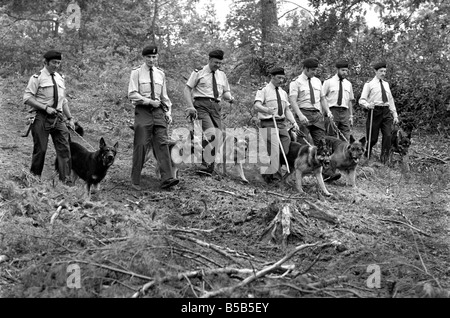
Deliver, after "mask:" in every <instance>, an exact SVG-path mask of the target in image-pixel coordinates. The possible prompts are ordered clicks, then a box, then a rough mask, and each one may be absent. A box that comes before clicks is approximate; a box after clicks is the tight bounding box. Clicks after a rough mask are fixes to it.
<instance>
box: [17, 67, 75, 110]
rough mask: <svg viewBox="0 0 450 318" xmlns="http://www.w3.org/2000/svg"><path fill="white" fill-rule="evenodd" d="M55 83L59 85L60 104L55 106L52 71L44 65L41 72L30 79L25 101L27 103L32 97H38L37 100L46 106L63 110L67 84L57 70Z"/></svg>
mask: <svg viewBox="0 0 450 318" xmlns="http://www.w3.org/2000/svg"><path fill="white" fill-rule="evenodd" d="M54 78H55V83H56V85H57V86H58V88H57V89H58V105H57V106H56V107H54V105H53V104H54V100H53V80H52V76H51V74H50V72H49V71H48V70H47V69H46V68H45V67H44V68H43V69H42V70H41V71H40V72H39V73H37V74H34V75H33V76H31V77H30V80H29V81H28V85H27V88H26V89H25V94H24V95H23V102H24V103H26V102H27V101H28V100H29V99H30V97H34V98H36V100H37V101H38V102H40V103H42V104H44V105H45V106H48V107H54V108H56V110H58V111H62V105H63V102H64V100H65V99H66V95H65V94H66V85H65V81H64V76H62V75H61V74H59V73H58V72H55V76H54Z"/></svg>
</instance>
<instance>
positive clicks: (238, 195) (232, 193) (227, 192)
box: [212, 189, 248, 200]
mask: <svg viewBox="0 0 450 318" xmlns="http://www.w3.org/2000/svg"><path fill="white" fill-rule="evenodd" d="M212 191H213V192H222V193H226V194H229V195H233V196H235V197H238V198H240V199H245V200H248V198H247V197H245V196H243V195H241V194H237V193H234V192H231V191H226V190H221V189H213V190H212Z"/></svg>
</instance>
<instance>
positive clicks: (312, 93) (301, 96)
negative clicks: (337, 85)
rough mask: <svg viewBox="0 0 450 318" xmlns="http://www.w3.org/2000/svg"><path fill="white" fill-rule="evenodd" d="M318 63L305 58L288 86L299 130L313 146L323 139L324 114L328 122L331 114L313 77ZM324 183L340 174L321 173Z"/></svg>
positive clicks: (329, 171)
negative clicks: (310, 139) (300, 72)
mask: <svg viewBox="0 0 450 318" xmlns="http://www.w3.org/2000/svg"><path fill="white" fill-rule="evenodd" d="M318 66H319V61H318V60H317V59H315V58H307V59H305V60H304V61H303V72H302V74H301V75H299V76H297V77H296V78H294V79H293V81H292V82H291V83H290V85H289V101H290V103H291V106H292V109H293V110H294V113H295V115H296V118H295V119H296V120H297V123H298V125H299V127H300V130H301V131H302V132H303V133H304V134H305V136H308V134H310V135H311V138H312V140H313V143H314V145H318V144H319V141H320V140H321V139H324V138H325V121H324V114H326V115H327V116H328V117H329V118H330V120H332V119H333V114H332V113H331V111H330V110H329V108H328V102H327V99H326V98H325V95H324V94H323V93H322V82H321V81H320V79H318V78H317V77H315V75H316V72H317V68H318ZM323 176H324V181H333V180H337V179H339V178H340V177H341V175H340V173H338V172H335V173H332V172H331V170H328V171H323Z"/></svg>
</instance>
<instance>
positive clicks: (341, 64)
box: [335, 60, 348, 68]
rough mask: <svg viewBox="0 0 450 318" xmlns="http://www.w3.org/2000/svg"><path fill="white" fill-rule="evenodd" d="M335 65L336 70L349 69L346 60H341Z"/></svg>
mask: <svg viewBox="0 0 450 318" xmlns="http://www.w3.org/2000/svg"><path fill="white" fill-rule="evenodd" d="M335 65H336V68H348V62H347V61H346V60H339V61H337V62H336V64H335Z"/></svg>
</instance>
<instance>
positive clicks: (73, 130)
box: [68, 126, 95, 151]
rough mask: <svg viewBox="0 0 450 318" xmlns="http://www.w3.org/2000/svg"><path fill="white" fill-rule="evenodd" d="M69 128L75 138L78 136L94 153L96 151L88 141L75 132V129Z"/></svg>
mask: <svg viewBox="0 0 450 318" xmlns="http://www.w3.org/2000/svg"><path fill="white" fill-rule="evenodd" d="M68 127H69V129H70V130H72V132H73V133H74V134H75V136H77V137H78V138H80V139H81V140H82V141H83V142H84V143H85V144H86V145H88V146H89V148H90V149H91V150H92V151H95V148H94V147H92V146H91V144H90V143H88V142H87V141H86V139H84V138H83V137H82V136H81V135H80V134H78V133H77V132H76V131H75V129H73V128H72V127H70V126H68Z"/></svg>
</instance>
